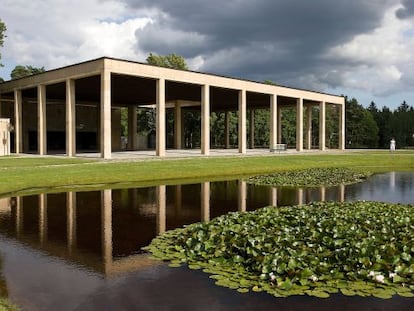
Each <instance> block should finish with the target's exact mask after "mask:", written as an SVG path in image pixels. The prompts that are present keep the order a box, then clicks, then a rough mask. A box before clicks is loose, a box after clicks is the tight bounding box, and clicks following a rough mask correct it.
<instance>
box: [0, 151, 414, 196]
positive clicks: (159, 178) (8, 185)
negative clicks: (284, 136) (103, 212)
mask: <svg viewBox="0 0 414 311" xmlns="http://www.w3.org/2000/svg"><path fill="white" fill-rule="evenodd" d="M316 167H348V168H351V167H352V168H357V169H363V170H367V171H369V172H372V173H377V172H386V171H414V151H401V152H396V153H392V154H390V153H389V152H387V151H383V152H382V151H364V152H344V153H340V154H329V153H323V154H321V153H314V154H301V155H289V154H286V155H273V156H255V157H253V156H252V157H250V156H246V157H243V156H235V157H207V158H204V157H203V158H201V157H200V158H189V159H152V160H145V161H142V160H141V161H98V160H85V159H73V158H72V159H70V158H64V157H62V158H58V157H26V156H24V157H4V158H0V176H1V178H0V196H7V195H12V194H17V193H19V194H26V193H39V192H43V191H46V192H52V191H58V190H62V188H65V189H70V190H77V191H80V190H86V189H93V188H94V189H98V188H104V187H112V188H119V187H125V186H131V187H133V186H150V185H156V184H173V183H190V182H200V181H205V180H229V179H237V178H240V177H247V176H252V175H258V174H267V173H274V172H282V171H291V170H298V169H305V168H316ZM57 188H60V189H57Z"/></svg>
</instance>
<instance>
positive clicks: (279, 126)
mask: <svg viewBox="0 0 414 311" xmlns="http://www.w3.org/2000/svg"><path fill="white" fill-rule="evenodd" d="M277 143H278V144H281V143H282V108H281V107H279V106H278V107H277Z"/></svg>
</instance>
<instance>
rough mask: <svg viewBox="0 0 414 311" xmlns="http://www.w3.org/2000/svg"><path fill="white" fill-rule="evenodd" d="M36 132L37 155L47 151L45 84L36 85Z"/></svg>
mask: <svg viewBox="0 0 414 311" xmlns="http://www.w3.org/2000/svg"><path fill="white" fill-rule="evenodd" d="M37 105H38V106H37V126H38V127H37V128H38V130H37V134H38V136H37V137H38V139H37V142H38V152H39V155H45V154H46V153H47V150H46V149H47V147H46V146H47V142H46V133H47V126H46V86H45V85H38V86H37Z"/></svg>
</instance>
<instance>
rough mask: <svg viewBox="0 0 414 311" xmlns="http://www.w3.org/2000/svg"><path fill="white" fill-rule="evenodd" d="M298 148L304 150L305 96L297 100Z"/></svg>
mask: <svg viewBox="0 0 414 311" xmlns="http://www.w3.org/2000/svg"><path fill="white" fill-rule="evenodd" d="M296 150H297V151H303V98H298V99H297V100H296Z"/></svg>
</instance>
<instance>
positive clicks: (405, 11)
mask: <svg viewBox="0 0 414 311" xmlns="http://www.w3.org/2000/svg"><path fill="white" fill-rule="evenodd" d="M401 3H402V5H403V6H404V7H403V8H400V9H398V10H397V12H396V14H397V17H398V18H401V19H404V18H410V17H414V1H413V0H402V1H401Z"/></svg>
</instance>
